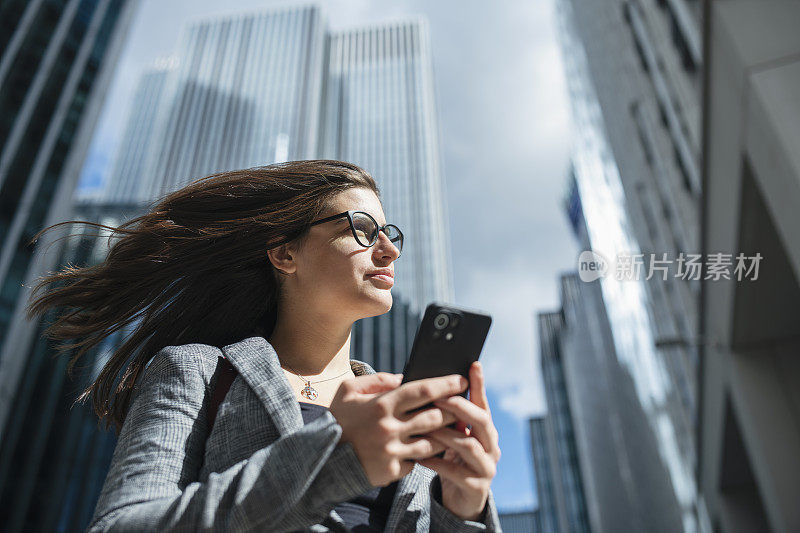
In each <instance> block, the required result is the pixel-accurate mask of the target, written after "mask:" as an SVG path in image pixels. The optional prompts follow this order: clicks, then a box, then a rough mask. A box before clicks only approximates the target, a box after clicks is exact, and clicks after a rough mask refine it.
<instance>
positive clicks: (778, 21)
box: [698, 1, 800, 532]
mask: <svg viewBox="0 0 800 533" xmlns="http://www.w3.org/2000/svg"><path fill="white" fill-rule="evenodd" d="M706 9H707V12H706V21H707V25H706V28H705V36H706V44H707V48H706V66H705V69H706V79H707V85H706V89H705V91H706V92H705V98H704V117H703V118H704V120H703V138H704V153H705V158H704V161H703V187H704V189H705V191H706V195H705V198H704V206H703V207H704V217H703V250H704V251H724V252H727V253H733V254H737V253H739V252H741V253H745V254H746V255H748V256H752V255H755V254H756V253H760V254H761V255H762V256H763V259H762V261H761V265H760V269H759V274H758V279H756V280H754V279H749V280H748V279H746V280H743V281H738V280H736V279H735V278H733V279H730V280H725V279H721V280H718V281H709V282H706V283H704V284H703V291H702V299H701V307H700V316H701V318H702V333H703V335H704V341H705V342H704V343H703V351H702V354H701V355H702V358H701V361H702V367H701V413H700V415H701V418H700V422H701V423H700V426H699V431H698V442H699V449H700V458H699V459H700V460H699V468H698V478H699V484H700V488H701V491H702V492H701V505H700V511H701V514H702V515H703V517H704V520H705V521H706V523H707V524H709V526H710V527H713V528H714V530H716V531H722V532H729V531H768V530H771V531H780V532H783V531H798V530H800V506H798V505H797V502H799V501H800V392H798V391H800V303H799V302H800V237H798V233H797V228H800V210H798V206H800V126H799V125H800V100H798V97H797V95H798V94H800V32H798V31H797V28H798V21H800V4H798V3H797V2H779V1H773V2H747V1H743V2H733V1H710V2H708V3H707V6H706Z"/></svg>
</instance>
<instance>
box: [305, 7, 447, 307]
mask: <svg viewBox="0 0 800 533" xmlns="http://www.w3.org/2000/svg"><path fill="white" fill-rule="evenodd" d="M327 60H328V64H327V67H326V75H325V90H324V107H323V126H322V141H321V148H320V154H321V156H322V157H325V158H332V159H343V160H345V161H351V162H353V163H356V164H357V165H361V166H363V167H364V168H366V169H367V170H368V171H369V172H370V173H371V174H372V175H373V176H374V177H375V179H376V181H377V182H378V186H379V187H380V188H381V193H382V196H383V207H384V211H385V213H386V216H387V218H388V219H389V220H390V221H392V222H393V223H395V224H397V225H398V226H399V227H400V228H402V229H403V231H404V234H405V236H406V242H405V244H404V248H403V256H402V258H401V259H400V260H399V261H398V262H397V263H396V264H395V269H396V270H395V271H396V274H397V279H396V284H395V286H394V289H393V292H395V291H396V292H397V293H398V294H400V295H401V296H403V297H404V298H405V299H407V300H408V301H409V302H410V303H411V306H412V308H413V309H414V310H416V311H417V312H420V313H421V312H422V311H424V308H425V306H426V305H427V304H428V303H429V302H431V301H433V300H443V301H452V300H453V287H452V280H451V272H452V269H451V267H450V261H451V259H450V248H449V229H448V222H447V220H448V216H447V203H446V199H445V196H444V176H443V174H442V169H441V162H440V157H439V132H438V122H437V115H436V104H435V99H434V89H433V68H432V62H431V52H430V38H429V36H428V26H427V23H426V22H425V20H424V19H420V20H416V21H410V22H400V23H395V24H390V25H382V26H371V27H365V28H360V29H356V30H348V31H344V32H339V33H334V34H332V35H331V36H330V38H329V41H328V54H327Z"/></svg>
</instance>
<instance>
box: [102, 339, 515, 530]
mask: <svg viewBox="0 0 800 533" xmlns="http://www.w3.org/2000/svg"><path fill="white" fill-rule="evenodd" d="M223 353H224V355H225V356H226V357H227V358H228V359H229V360H230V362H231V363H232V364H233V366H234V367H236V369H237V370H238V371H239V374H238V376H236V379H235V380H234V381H233V383H232V384H231V387H230V390H229V391H228V394H227V396H226V397H225V399H224V401H223V402H222V403H221V404H220V406H219V409H218V412H217V417H216V420H215V423H214V426H213V429H212V430H211V433H210V434H207V433H208V431H207V429H206V412H207V409H208V406H209V404H210V402H211V397H212V394H211V390H212V387H213V385H214V384H212V383H210V381H211V376H212V375H213V374H214V370H215V368H216V365H217V361H218V356H219V355H222V354H223ZM350 364H351V366H352V369H353V372H354V373H355V374H356V375H363V374H374V373H375V370H373V369H372V367H370V366H369V365H368V364H366V363H364V362H361V361H357V360H351V361H350ZM341 434H342V427H341V426H340V425H339V424H338V423H337V422H336V419H335V418H334V417H333V415H332V414H331V413H330V412H329V411H326V412H325V413H324V414H323V415H322V416H320V417H319V418H317V419H315V420H314V421H312V422H310V423H309V424H308V425H304V424H303V417H302V414H301V412H300V406H299V405H298V402H297V397H296V396H295V394H294V392H292V390H291V388H290V385H289V381H288V380H287V379H286V376H285V374H284V372H283V370H282V369H281V367H280V364H279V361H278V356H277V354H276V353H275V350H274V349H273V347H272V346H271V345H270V344H269V342H267V340H266V339H265V338H264V337H261V336H254V337H248V338H246V339H244V340H242V341H240V342H237V343H234V344H230V345H228V346H225V347H223V348H222V349H221V350H220V348H217V347H214V346H209V345H207V344H184V345H182V346H167V347H165V348H163V349H162V350H160V351H159V352H158V353H157V354H156V355H155V357H154V358H153V360H152V361H151V362H150V364H149V365H148V366H147V368H146V369H145V370H144V372H143V374H142V376H141V378H140V381H137V384H136V387H135V388H134V392H133V395H132V398H131V404H130V410H129V411H128V415H127V417H126V419H125V423H124V424H123V426H122V430H121V432H120V434H119V438H118V440H117V445H116V448H115V450H114V455H113V458H112V460H111V467H110V469H109V472H108V475H107V476H106V480H105V483H104V485H103V489H102V491H101V493H100V498H99V500H98V501H97V506H96V507H95V511H94V516H93V517H92V520H91V523H90V525H89V528H88V530H87V531H90V532H95V531H106V530H113V531H137V532H138V531H159V532H161V531H224V532H237V531H269V532H273V531H296V530H301V531H349V529H348V528H347V527H346V526H345V524H344V521H343V520H342V519H341V517H340V516H339V515H338V514H337V513H336V511H335V510H334V506H335V505H336V504H337V503H339V502H342V501H346V500H349V499H351V498H354V497H355V496H357V495H360V494H363V493H365V492H367V491H369V490H371V489H372V488H373V486H372V484H371V483H370V482H369V480H368V479H367V476H366V473H365V472H364V469H363V467H362V466H361V462H360V461H359V460H358V457H357V456H356V454H355V450H354V448H353V446H352V445H351V444H350V443H345V444H339V443H338V442H339V437H340V436H341ZM487 506H488V507H487V509H486V513H485V519H484V522H475V521H469V520H461V519H460V518H458V517H457V516H455V515H454V514H452V513H451V512H450V511H449V510H447V509H446V508H445V507H444V506H443V505H442V504H441V485H440V480H439V476H438V474H437V473H436V471H434V470H431V469H430V468H427V467H424V466H422V465H420V464H415V466H414V469H413V470H412V471H411V472H410V473H408V474H407V475H406V476H404V477H403V478H402V479H401V480H400V482H399V483H398V487H397V493H396V495H395V497H394V501H393V503H392V507H391V511H390V514H389V518H388V521H387V524H386V529H385V531H391V532H395V531H397V532H401V531H403V532H406V531H447V532H450V531H454V532H470V531H501V528H500V520H499V517H498V515H497V508H496V506H495V501H494V497H493V495H492V493H491V492H490V493H489V501H488V503H487Z"/></svg>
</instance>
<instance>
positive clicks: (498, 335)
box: [79, 0, 579, 511]
mask: <svg viewBox="0 0 800 533" xmlns="http://www.w3.org/2000/svg"><path fill="white" fill-rule="evenodd" d="M292 3H293V2H287V1H286V0H280V1H269V0H260V1H254V0H228V1H226V2H224V3H223V2H218V1H216V0H158V1H156V0H143V1H142V2H141V5H140V7H139V9H138V12H137V13H136V15H135V18H134V20H133V25H132V26H131V29H130V33H129V36H128V43H127V45H126V47H125V49H124V50H123V52H122V54H121V57H120V62H119V65H118V67H117V71H116V74H115V77H114V80H113V81H112V84H111V87H110V89H109V93H108V95H107V99H106V102H105V105H104V109H103V111H102V114H101V117H100V120H99V122H98V129H97V131H96V134H95V136H94V139H93V142H92V146H91V148H90V153H89V156H88V157H87V161H86V164H85V166H84V169H83V172H82V176H81V183H80V185H79V189H80V190H81V191H82V192H86V191H87V190H90V189H92V188H95V187H99V186H101V185H102V183H103V180H104V179H105V177H106V176H107V175H108V173H109V171H110V165H111V164H112V163H113V159H114V156H115V154H116V151H117V148H118V145H119V141H120V138H121V136H122V132H123V129H124V126H125V120H126V119H127V116H128V113H129V112H130V102H131V100H132V97H133V90H134V88H135V86H136V84H137V82H138V78H139V76H140V75H141V73H142V72H143V71H144V70H146V69H148V68H150V67H152V66H153V65H154V63H155V61H156V59H157V58H159V57H163V56H168V55H171V54H174V53H175V51H176V49H177V41H178V37H179V35H180V31H178V29H179V28H181V27H183V26H185V25H186V24H187V23H191V22H193V21H195V20H197V19H202V18H206V17H209V16H215V15H221V16H224V15H231V14H235V13H241V12H254V11H258V10H263V9H269V8H270V7H273V6H279V5H288V4H292ZM303 3H304V4H305V3H308V2H303ZM314 3H316V4H317V5H320V6H321V7H322V9H323V11H324V13H325V14H326V16H327V18H328V24H329V27H330V29H332V30H340V29H347V28H350V27H354V26H362V25H364V24H371V23H381V22H387V21H393V20H403V19H406V18H409V17H415V16H418V15H422V16H424V17H425V18H427V20H428V23H429V29H430V37H431V50H432V56H433V71H434V85H435V93H436V106H437V111H438V119H439V129H440V142H441V146H440V148H441V154H442V159H443V171H444V179H445V183H446V200H447V204H448V205H447V207H448V211H449V224H450V239H451V249H452V260H453V267H454V271H453V282H454V286H455V301H454V302H452V303H453V304H454V305H462V306H465V307H469V308H473V309H478V310H481V311H484V312H486V313H488V314H490V315H492V318H493V322H492V327H491V330H490V332H489V336H488V338H487V340H486V344H485V346H484V349H483V352H482V355H481V362H482V363H483V365H484V369H485V375H486V381H487V393H488V398H489V405H490V408H491V411H492V419H493V421H494V424H495V426H496V427H497V429H498V432H499V435H500V448H501V451H502V457H501V459H500V462H499V463H498V469H497V475H496V476H495V479H494V481H493V483H492V493H493V494H494V496H495V500H496V502H497V505H498V508H499V509H500V510H501V511H513V510H522V509H527V508H532V507H534V506H536V495H535V487H534V485H535V481H534V477H533V468H532V465H531V461H530V437H529V434H528V429H527V428H528V424H527V420H528V418H529V417H531V416H536V415H541V414H542V413H543V412H544V411H545V409H546V406H545V400H544V394H543V389H542V382H541V375H540V374H541V372H540V370H539V339H538V332H537V330H536V316H537V314H538V313H541V312H549V311H554V310H557V309H558V308H559V307H560V300H559V285H558V276H559V274H560V273H561V272H563V271H566V270H572V269H574V267H575V264H576V261H577V256H578V253H579V249H578V244H577V243H576V242H575V240H574V238H573V237H572V234H571V232H570V230H569V225H568V221H567V218H566V215H565V213H564V208H563V202H564V197H565V193H566V184H567V173H568V167H569V138H570V134H569V129H570V119H569V109H568V105H569V102H568V95H567V90H566V82H565V80H564V73H563V69H562V65H561V56H560V50H559V46H558V40H557V34H556V27H557V26H556V21H555V12H554V2H553V0H534V1H531V0H524V1H523V0H496V1H494V2H491V3H487V2H479V1H476V0H439V1H436V2H431V1H421V0H399V1H392V2H385V1H377V0H351V1H343V0H329V1H326V0H319V1H317V2H314ZM367 170H369V169H367Z"/></svg>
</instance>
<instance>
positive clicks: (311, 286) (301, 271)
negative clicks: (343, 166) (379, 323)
mask: <svg viewBox="0 0 800 533" xmlns="http://www.w3.org/2000/svg"><path fill="white" fill-rule="evenodd" d="M348 210H355V211H365V212H367V213H369V214H370V215H372V217H373V218H374V219H375V220H376V221H377V222H378V225H380V226H383V225H384V224H386V223H387V220H386V217H385V215H384V213H383V207H382V206H381V203H380V200H378V197H377V196H376V195H375V193H374V192H372V191H371V190H369V189H363V188H356V189H348V190H346V191H343V192H341V193H338V194H337V195H336V196H335V197H334V198H333V201H332V206H331V208H330V209H329V210H328V211H327V212H324V213H322V214H321V215H320V217H319V218H320V219H322V218H325V217H328V216H331V215H335V214H337V213H341V212H343V211H348ZM399 254H400V252H399V250H398V249H397V247H395V246H394V244H392V242H391V241H390V240H389V238H388V237H387V236H386V234H385V233H383V232H378V240H377V242H376V243H375V244H374V245H373V246H371V247H369V248H365V247H364V246H362V245H361V244H359V243H358V242H357V241H356V239H355V237H353V233H352V232H351V231H350V224H349V223H348V220H347V217H346V216H342V217H341V218H337V219H335V220H331V221H328V222H324V223H322V224H317V225H314V226H312V227H311V228H310V229H309V234H308V235H307V240H306V242H305V245H304V246H303V247H302V249H300V250H294V251H293V252H292V255H293V259H294V261H293V263H294V267H295V271H294V274H293V275H292V276H291V277H290V280H289V283H287V284H284V290H287V291H289V294H287V295H292V294H293V295H294V296H295V297H297V296H300V298H301V299H300V300H299V301H303V302H305V303H306V304H307V305H313V306H314V307H316V308H317V309H319V310H323V311H324V310H327V309H330V310H331V312H334V313H336V316H337V317H346V318H347V319H348V320H352V321H355V320H358V319H360V318H365V317H368V316H376V315H380V314H383V313H386V312H387V311H389V310H390V309H391V308H392V294H391V288H392V283H391V282H387V281H384V280H382V279H380V278H376V277H374V276H371V275H370V274H373V273H374V272H375V271H376V270H378V269H388V270H389V271H391V273H392V275H394V260H395V259H397V257H398V256H399ZM295 301H298V300H295Z"/></svg>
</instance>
